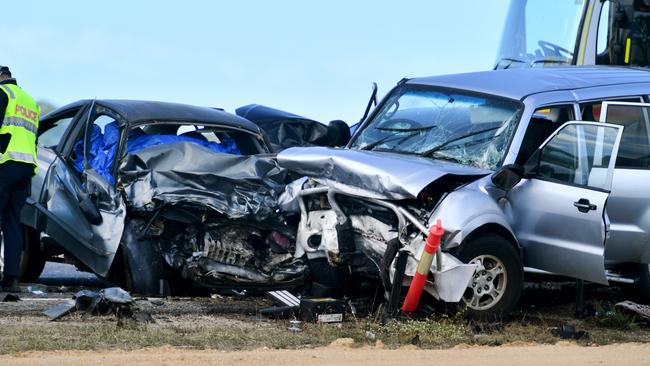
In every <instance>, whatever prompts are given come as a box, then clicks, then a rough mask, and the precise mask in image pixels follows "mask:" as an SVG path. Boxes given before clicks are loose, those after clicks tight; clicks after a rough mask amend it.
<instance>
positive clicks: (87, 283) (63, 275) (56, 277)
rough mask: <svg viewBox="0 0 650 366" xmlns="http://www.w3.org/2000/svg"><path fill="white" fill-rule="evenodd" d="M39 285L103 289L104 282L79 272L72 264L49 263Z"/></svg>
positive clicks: (86, 273) (91, 275)
mask: <svg viewBox="0 0 650 366" xmlns="http://www.w3.org/2000/svg"><path fill="white" fill-rule="evenodd" d="M38 283H39V284H43V285H47V286H83V287H103V286H104V282H103V281H102V280H101V279H100V278H99V277H97V276H96V275H94V274H92V273H88V272H82V271H78V270H77V268H76V267H75V266H73V265H70V264H63V263H55V262H47V263H46V264H45V269H44V270H43V274H41V277H39V279H38Z"/></svg>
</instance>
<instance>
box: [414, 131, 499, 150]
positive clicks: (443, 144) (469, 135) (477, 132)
mask: <svg viewBox="0 0 650 366" xmlns="http://www.w3.org/2000/svg"><path fill="white" fill-rule="evenodd" d="M499 128H501V126H499V127H492V128H486V129H484V130H479V131H474V132H471V133H468V134H465V135H462V136H459V137H456V138H455V139H451V140H449V141H446V142H443V143H442V144H440V145H438V146H436V147H433V148H431V149H429V150H427V151H424V152H421V153H420V155H422V156H431V155H433V154H435V153H436V152H438V151H440V150H442V149H444V148H446V147H447V146H449V145H451V144H453V143H454V142H458V141H460V140H463V139H466V138H468V137H472V136H476V135H480V134H482V133H486V132H490V131H494V130H498V129H499Z"/></svg>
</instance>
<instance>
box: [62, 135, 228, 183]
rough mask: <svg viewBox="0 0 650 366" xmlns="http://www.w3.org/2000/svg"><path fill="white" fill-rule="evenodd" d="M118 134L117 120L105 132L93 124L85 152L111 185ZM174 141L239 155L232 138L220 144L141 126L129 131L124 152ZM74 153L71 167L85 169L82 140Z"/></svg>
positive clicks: (92, 166) (91, 163)
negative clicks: (147, 130) (148, 130)
mask: <svg viewBox="0 0 650 366" xmlns="http://www.w3.org/2000/svg"><path fill="white" fill-rule="evenodd" d="M119 138H120V133H119V130H118V128H117V123H115V122H113V123H109V124H108V125H106V127H104V133H103V134H102V131H101V129H100V128H99V126H97V125H93V128H92V131H91V135H90V149H89V151H88V164H89V165H90V167H91V168H92V169H93V170H95V171H96V172H97V173H99V174H100V175H101V176H103V177H104V178H106V180H107V181H108V182H110V183H111V184H113V185H114V184H115V178H113V176H112V175H111V167H112V166H113V162H114V159H115V151H116V149H117V142H118V140H119ZM177 142H191V143H194V144H197V145H201V146H203V147H206V148H208V149H210V150H212V151H214V152H216V153H226V154H234V155H241V152H240V151H239V149H238V148H237V145H236V144H235V141H233V140H232V139H230V138H226V139H223V141H222V142H221V143H218V142H212V141H206V140H201V139H199V138H193V137H189V136H176V135H147V134H146V133H144V132H143V131H142V130H140V129H135V130H132V131H130V132H129V138H128V141H127V144H126V152H127V154H129V153H134V152H137V151H140V150H142V149H144V148H147V147H150V146H156V145H164V144H173V143H177ZM74 152H75V154H76V156H77V158H76V159H75V161H74V167H75V169H76V170H77V171H79V172H83V170H84V144H83V139H81V140H79V141H78V142H77V143H76V144H75V145H74Z"/></svg>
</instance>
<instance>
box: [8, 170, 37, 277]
mask: <svg viewBox="0 0 650 366" xmlns="http://www.w3.org/2000/svg"><path fill="white" fill-rule="evenodd" d="M33 175H34V166H33V165H31V164H26V163H18V162H14V161H7V162H5V163H3V164H0V216H1V218H0V220H1V226H2V239H3V241H4V260H5V263H4V275H5V277H18V276H20V257H21V255H22V251H23V229H22V226H21V225H20V211H21V210H22V209H23V206H24V205H25V200H26V199H27V196H29V190H30V184H31V180H32V176H33Z"/></svg>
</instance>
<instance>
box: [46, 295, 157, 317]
mask: <svg viewBox="0 0 650 366" xmlns="http://www.w3.org/2000/svg"><path fill="white" fill-rule="evenodd" d="M134 305H135V302H134V300H133V297H132V296H131V294H129V293H128V292H126V291H125V290H123V289H121V288H119V287H109V288H105V289H103V290H100V291H99V292H96V291H91V290H81V291H79V292H77V293H76V294H74V296H73V297H72V300H70V301H67V302H65V303H63V304H58V305H56V306H54V307H52V308H50V309H47V310H46V311H44V312H43V313H44V314H45V315H46V316H47V317H48V318H50V320H58V319H61V318H62V317H64V316H66V315H69V314H71V313H73V312H76V311H82V312H85V313H91V314H100V315H106V314H110V313H113V314H115V315H116V316H117V318H118V320H119V319H122V318H130V319H133V320H136V321H146V322H149V321H153V318H151V314H148V316H147V314H139V313H140V312H138V311H137V309H135V307H134Z"/></svg>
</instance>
